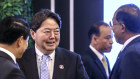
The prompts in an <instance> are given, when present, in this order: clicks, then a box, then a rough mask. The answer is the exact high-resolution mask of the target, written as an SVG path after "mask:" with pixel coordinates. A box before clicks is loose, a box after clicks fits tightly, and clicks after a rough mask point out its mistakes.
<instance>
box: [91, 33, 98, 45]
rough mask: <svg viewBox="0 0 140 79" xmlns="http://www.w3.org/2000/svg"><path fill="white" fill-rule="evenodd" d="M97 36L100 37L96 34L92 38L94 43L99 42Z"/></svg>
mask: <svg viewBox="0 0 140 79" xmlns="http://www.w3.org/2000/svg"><path fill="white" fill-rule="evenodd" d="M97 38H98V37H97V36H96V35H93V36H92V39H91V40H92V43H94V44H97Z"/></svg>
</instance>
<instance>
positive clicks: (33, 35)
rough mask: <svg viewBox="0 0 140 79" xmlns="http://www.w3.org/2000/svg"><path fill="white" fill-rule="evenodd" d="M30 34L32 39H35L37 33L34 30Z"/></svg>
mask: <svg viewBox="0 0 140 79" xmlns="http://www.w3.org/2000/svg"><path fill="white" fill-rule="evenodd" d="M30 34H31V37H32V38H33V39H35V31H33V30H32V29H30Z"/></svg>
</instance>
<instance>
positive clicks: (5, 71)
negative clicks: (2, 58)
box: [0, 64, 25, 79]
mask: <svg viewBox="0 0 140 79" xmlns="http://www.w3.org/2000/svg"><path fill="white" fill-rule="evenodd" d="M0 70H1V72H0V79H25V77H24V75H23V73H22V72H21V71H20V70H19V69H18V68H16V66H14V65H11V64H5V65H3V66H1V69H0Z"/></svg>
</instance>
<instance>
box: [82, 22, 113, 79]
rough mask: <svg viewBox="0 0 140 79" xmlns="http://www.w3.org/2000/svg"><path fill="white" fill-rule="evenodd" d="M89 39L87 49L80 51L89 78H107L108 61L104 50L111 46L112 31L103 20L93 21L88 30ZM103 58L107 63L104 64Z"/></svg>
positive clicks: (109, 48)
mask: <svg viewBox="0 0 140 79" xmlns="http://www.w3.org/2000/svg"><path fill="white" fill-rule="evenodd" d="M88 36H89V39H90V40H91V42H90V46H89V47H88V49H87V50H86V51H85V52H83V53H81V56H82V60H83V63H84V66H85V69H86V71H87V73H88V76H89V78H90V79H108V78H109V73H110V67H109V62H108V59H107V58H106V56H105V55H104V52H110V51H111V48H112V43H113V41H112V36H113V34H112V31H111V28H110V27H109V25H108V24H107V23H105V22H96V23H94V24H93V25H92V26H91V28H90V29H89V32H88ZM103 58H105V60H106V62H107V64H106V66H105V64H104V61H102V60H103Z"/></svg>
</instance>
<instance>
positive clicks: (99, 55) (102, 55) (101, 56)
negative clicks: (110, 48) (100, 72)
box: [89, 45, 109, 77]
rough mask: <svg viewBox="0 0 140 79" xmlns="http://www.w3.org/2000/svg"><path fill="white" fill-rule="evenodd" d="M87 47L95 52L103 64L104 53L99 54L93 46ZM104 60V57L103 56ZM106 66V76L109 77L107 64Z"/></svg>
mask: <svg viewBox="0 0 140 79" xmlns="http://www.w3.org/2000/svg"><path fill="white" fill-rule="evenodd" d="M89 48H90V49H91V50H92V51H93V52H94V53H95V55H96V56H97V57H98V58H99V60H100V61H101V62H102V64H103V61H102V59H103V58H105V55H104V54H101V53H100V52H99V51H97V50H96V49H95V48H94V47H93V46H91V45H90V46H89ZM105 60H106V58H105ZM106 67H107V71H106V74H107V76H108V77H109V71H108V65H107V66H106Z"/></svg>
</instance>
